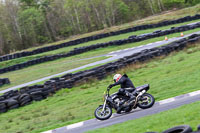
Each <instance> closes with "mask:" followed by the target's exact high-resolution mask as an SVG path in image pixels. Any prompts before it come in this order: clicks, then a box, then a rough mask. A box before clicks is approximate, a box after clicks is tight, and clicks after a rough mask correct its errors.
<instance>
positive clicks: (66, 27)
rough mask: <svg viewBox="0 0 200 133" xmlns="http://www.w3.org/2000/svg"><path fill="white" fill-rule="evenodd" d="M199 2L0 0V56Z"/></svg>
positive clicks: (194, 0)
mask: <svg viewBox="0 0 200 133" xmlns="http://www.w3.org/2000/svg"><path fill="white" fill-rule="evenodd" d="M197 3H200V0H0V55H3V54H7V53H10V52H14V51H17V50H22V49H26V48H29V47H32V46H38V45H41V44H44V43H48V42H54V41H57V40H61V39H64V38H67V37H69V36H71V35H76V34H82V33H87V32H91V31H95V30H100V29H103V28H107V27H111V26H114V25H120V24H123V23H127V22H130V21H133V20H137V19H141V18H143V17H147V16H150V15H153V14H157V13H160V12H162V11H165V10H169V9H172V8H183V7H188V6H193V5H195V4H197Z"/></svg>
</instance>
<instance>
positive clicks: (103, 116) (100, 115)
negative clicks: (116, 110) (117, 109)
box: [94, 105, 112, 120]
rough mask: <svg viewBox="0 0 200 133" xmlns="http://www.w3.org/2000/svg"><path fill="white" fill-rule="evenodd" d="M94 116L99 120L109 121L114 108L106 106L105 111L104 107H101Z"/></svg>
mask: <svg viewBox="0 0 200 133" xmlns="http://www.w3.org/2000/svg"><path fill="white" fill-rule="evenodd" d="M94 115H95V117H96V118H97V119H99V120H107V119H109V118H110V117H111V116H112V108H111V107H109V106H105V109H104V111H103V105H100V106H99V107H98V108H97V109H96V110H95V111H94Z"/></svg>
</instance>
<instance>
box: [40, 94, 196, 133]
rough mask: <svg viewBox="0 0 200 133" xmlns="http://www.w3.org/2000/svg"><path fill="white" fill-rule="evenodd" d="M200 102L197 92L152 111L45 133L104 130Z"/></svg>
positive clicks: (113, 117) (85, 122) (165, 103)
mask: <svg viewBox="0 0 200 133" xmlns="http://www.w3.org/2000/svg"><path fill="white" fill-rule="evenodd" d="M199 100H200V91H195V92H191V93H188V94H184V95H180V96H176V97H173V98H169V99H166V100H162V101H159V102H156V103H155V104H154V106H153V107H152V108H150V109H145V110H142V109H136V110H133V111H132V112H130V113H128V114H113V116H112V117H111V118H110V119H108V120H104V121H99V120H97V119H91V120H87V121H83V122H79V123H75V124H72V125H68V126H65V127H61V128H57V129H54V130H50V131H46V132H43V133H83V132H86V131H89V130H94V129H97V128H103V127H107V126H111V125H114V124H117V123H122V122H125V121H128V120H134V119H138V118H141V117H144V116H148V115H152V114H156V113H159V112H162V111H166V110H170V109H174V108H177V107H180V106H182V105H184V104H190V103H193V102H195V101H199ZM97 106H98V105H97Z"/></svg>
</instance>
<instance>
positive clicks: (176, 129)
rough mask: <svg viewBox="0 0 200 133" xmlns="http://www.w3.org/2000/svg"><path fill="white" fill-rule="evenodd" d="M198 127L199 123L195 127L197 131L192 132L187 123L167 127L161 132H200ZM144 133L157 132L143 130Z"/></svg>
mask: <svg viewBox="0 0 200 133" xmlns="http://www.w3.org/2000/svg"><path fill="white" fill-rule="evenodd" d="M199 127H200V125H199V126H198V127H197V131H194V132H193V130H192V128H191V127H190V126H189V125H180V126H175V127H172V128H169V129H167V130H165V131H163V132H162V133H200V129H199ZM145 133H157V132H145Z"/></svg>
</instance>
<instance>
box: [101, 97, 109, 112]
mask: <svg viewBox="0 0 200 133" xmlns="http://www.w3.org/2000/svg"><path fill="white" fill-rule="evenodd" d="M107 98H108V96H106V99H105V101H104V104H103V109H102V111H101V113H103V112H104V111H105V107H106V101H107Z"/></svg>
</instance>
